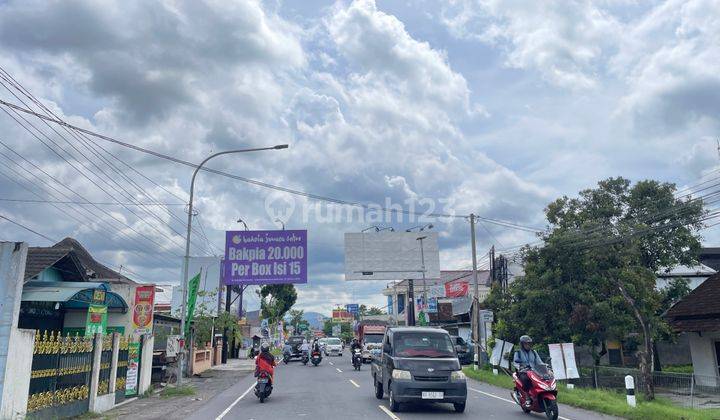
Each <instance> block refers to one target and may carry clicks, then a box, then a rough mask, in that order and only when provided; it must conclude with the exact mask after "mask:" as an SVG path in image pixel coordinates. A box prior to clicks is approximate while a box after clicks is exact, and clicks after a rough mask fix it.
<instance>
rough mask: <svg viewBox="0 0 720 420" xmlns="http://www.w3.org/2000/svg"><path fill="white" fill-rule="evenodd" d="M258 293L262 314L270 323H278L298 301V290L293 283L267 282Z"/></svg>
mask: <svg viewBox="0 0 720 420" xmlns="http://www.w3.org/2000/svg"><path fill="white" fill-rule="evenodd" d="M257 294H258V297H259V298H260V312H261V315H262V317H263V318H264V319H267V320H268V323H269V324H270V325H275V324H277V322H278V321H280V320H281V319H282V318H283V317H284V316H285V314H286V313H287V311H289V310H290V308H292V306H293V305H294V304H295V302H296V301H297V291H296V290H295V286H293V285H292V284H266V285H265V286H263V287H261V288H260V290H258V291H257Z"/></svg>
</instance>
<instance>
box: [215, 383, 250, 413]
mask: <svg viewBox="0 0 720 420" xmlns="http://www.w3.org/2000/svg"><path fill="white" fill-rule="evenodd" d="M254 387H255V384H254V383H253V384H252V385H250V388H248V389H246V390H245V392H243V393H242V395H241V396H239V397H237V399H236V400H235V401H233V403H232V404H230V405H229V406H228V408H226V409H225V411H223V412H222V413H220V415H219V416H217V417H215V420H222V418H223V417H225V415H227V413H229V412H230V410H232V408H233V407H235V404H237V403H239V402H240V400H242V399H243V398H244V397H245V396H246V395H247V394H248V392H250V390H251V389H253V388H254Z"/></svg>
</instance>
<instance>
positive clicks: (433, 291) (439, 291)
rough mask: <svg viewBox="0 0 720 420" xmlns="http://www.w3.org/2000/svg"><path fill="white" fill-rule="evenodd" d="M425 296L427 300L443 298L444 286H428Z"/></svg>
mask: <svg viewBox="0 0 720 420" xmlns="http://www.w3.org/2000/svg"><path fill="white" fill-rule="evenodd" d="M427 295H428V299H429V298H444V297H445V285H442V284H439V285H438V284H436V285H432V286H428V288H427Z"/></svg>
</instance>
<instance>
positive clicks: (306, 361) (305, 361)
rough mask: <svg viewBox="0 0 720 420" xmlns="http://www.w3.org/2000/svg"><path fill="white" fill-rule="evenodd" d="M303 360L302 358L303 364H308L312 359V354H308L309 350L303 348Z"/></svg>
mask: <svg viewBox="0 0 720 420" xmlns="http://www.w3.org/2000/svg"><path fill="white" fill-rule="evenodd" d="M301 360H302V364H303V365H307V364H308V362H309V361H310V356H308V352H307V350H303V352H302V359H301Z"/></svg>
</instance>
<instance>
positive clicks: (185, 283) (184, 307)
mask: <svg viewBox="0 0 720 420" xmlns="http://www.w3.org/2000/svg"><path fill="white" fill-rule="evenodd" d="M287 148H288V145H287V144H278V145H276V146H272V147H257V148H252V149H238V150H226V151H224V152H218V153H214V154H212V155H210V156H208V157H206V158H205V160H203V161H202V162H200V164H199V165H198V166H197V167H196V168H195V171H194V172H193V175H192V178H191V179H190V199H189V201H188V220H187V234H186V236H185V258H184V260H183V270H182V276H183V278H182V291H183V293H182V302H181V311H180V312H181V313H180V336H181V338H182V339H183V343H184V342H185V339H186V337H185V323H186V320H185V318H186V317H187V300H188V281H189V278H190V277H189V273H188V265H189V264H190V230H191V229H192V216H193V196H194V193H195V178H196V177H197V174H198V172H200V169H202V167H203V165H205V164H206V163H207V162H208V161H209V160H210V159H212V158H215V157H218V156H221V155H229V154H231V153H247V152H260V151H263V150H280V149H287ZM186 348H187V343H185V345H184V346H183V348H182V351H181V352H180V363H178V373H177V383H178V385H180V384H181V383H182V373H183V370H184V364H185V360H186V359H187V358H186V357H185V356H186V355H185V349H186Z"/></svg>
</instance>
